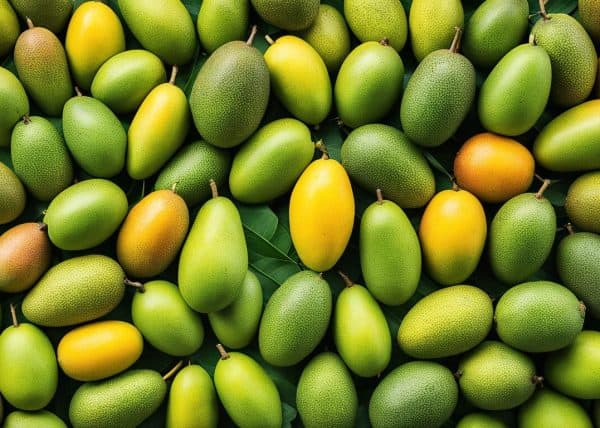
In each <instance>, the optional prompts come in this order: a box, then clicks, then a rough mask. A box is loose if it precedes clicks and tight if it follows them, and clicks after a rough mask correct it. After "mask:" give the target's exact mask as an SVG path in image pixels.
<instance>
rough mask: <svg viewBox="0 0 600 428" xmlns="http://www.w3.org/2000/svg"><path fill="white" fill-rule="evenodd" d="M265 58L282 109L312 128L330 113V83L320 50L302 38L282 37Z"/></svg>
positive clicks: (272, 45) (270, 48)
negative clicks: (318, 51)
mask: <svg viewBox="0 0 600 428" xmlns="http://www.w3.org/2000/svg"><path fill="white" fill-rule="evenodd" d="M264 57H265V61H266V63H267V67H268V68H269V74H270V75H271V85H272V87H273V92H274V93H275V95H276V96H277V98H279V100H280V101H281V103H282V104H283V106H284V107H285V108H286V109H287V110H288V111H289V112H290V113H292V115H294V116H295V117H296V118H298V119H300V120H301V121H303V122H305V123H307V124H309V125H317V124H319V123H321V122H322V121H323V120H325V118H326V117H327V115H328V114H329V111H330V110H331V102H332V91H331V81H330V79H329V74H328V72H327V67H326V66H325V63H324V62H323V59H321V57H320V56H319V54H318V53H317V51H316V50H314V48H313V47H312V46H311V45H309V44H308V43H306V42H305V41H304V40H302V39H301V38H299V37H296V36H283V37H280V38H278V39H277V40H276V41H275V42H274V43H273V44H271V46H269V48H268V49H267V50H266V52H265V54H264Z"/></svg>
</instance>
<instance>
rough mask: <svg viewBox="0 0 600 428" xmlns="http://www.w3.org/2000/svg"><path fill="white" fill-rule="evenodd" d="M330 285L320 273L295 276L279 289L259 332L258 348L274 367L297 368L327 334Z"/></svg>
mask: <svg viewBox="0 0 600 428" xmlns="http://www.w3.org/2000/svg"><path fill="white" fill-rule="evenodd" d="M331 300H332V297H331V290H330V289H329V284H327V282H326V281H325V280H324V279H323V278H322V277H321V276H320V275H319V274H317V273H315V272H312V271H302V272H298V273H295V274H293V275H292V276H290V277H289V278H288V279H286V280H285V282H284V283H283V284H281V286H280V287H279V288H278V289H277V290H275V292H274V293H273V295H272V296H271V298H270V299H269V301H268V302H267V305H266V306H265V311H264V313H263V316H262V319H261V320H260V326H259V329H258V348H259V350H260V355H261V356H262V357H263V359H264V360H265V361H266V362H268V363H269V364H271V365H273V366H279V367H287V366H293V365H295V364H297V363H299V362H300V361H302V360H303V359H304V358H306V357H307V356H308V355H309V354H310V353H311V352H312V351H314V350H315V348H316V347H317V345H318V344H319V343H320V342H321V340H322V339H323V337H324V336H325V332H326V331H327V327H328V325H329V319H330V317H331V306H332V302H331Z"/></svg>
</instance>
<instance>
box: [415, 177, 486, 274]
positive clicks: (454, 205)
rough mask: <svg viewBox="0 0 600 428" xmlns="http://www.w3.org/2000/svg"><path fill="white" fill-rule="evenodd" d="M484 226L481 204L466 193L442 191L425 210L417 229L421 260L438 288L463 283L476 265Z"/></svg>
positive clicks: (461, 191) (481, 244)
mask: <svg viewBox="0 0 600 428" xmlns="http://www.w3.org/2000/svg"><path fill="white" fill-rule="evenodd" d="M486 235H487V223H486V220H485V212H484V211H483V207H482V206H481V203H480V202H479V201H478V200H477V198H476V197H475V196H473V195H472V194H471V193H469V192H467V191H466V190H460V189H457V190H443V191H441V192H439V193H438V194H437V195H435V196H434V197H433V199H432V200H431V201H430V202H429V204H428V205H427V208H425V212H424V213H423V217H422V218H421V224H420V225H419V239H420V240H421V248H423V258H424V259H425V265H426V266H427V271H428V272H429V275H431V277H432V278H433V279H434V280H435V281H437V282H439V283H440V284H442V285H451V284H457V283H460V282H462V281H464V280H465V279H467V278H468V277H469V276H470V275H471V274H472V273H473V271H475V268H476V267H477V265H478V263H479V259H480V258H481V254H482V252H483V247H484V245H485V239H486Z"/></svg>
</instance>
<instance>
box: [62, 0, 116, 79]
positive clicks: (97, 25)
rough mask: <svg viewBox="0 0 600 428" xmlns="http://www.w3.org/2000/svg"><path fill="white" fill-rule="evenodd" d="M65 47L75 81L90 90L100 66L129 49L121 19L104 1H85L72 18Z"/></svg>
mask: <svg viewBox="0 0 600 428" xmlns="http://www.w3.org/2000/svg"><path fill="white" fill-rule="evenodd" d="M65 50H66V52H67V58H68V59H69V66H70V69H71V73H73V77H74V78H75V82H77V85H78V86H79V87H80V88H81V89H85V90H89V89H90V87H91V86H92V80H93V79H94V75H95V74H96V71H98V69H99V68H100V66H101V65H102V64H103V63H104V62H105V61H106V60H107V59H109V58H110V57H112V56H113V55H116V54H118V53H119V52H122V51H124V50H125V33H124V32H123V26H122V25H121V21H119V18H118V16H117V15H116V14H115V12H113V10H112V9H111V8H110V7H108V6H107V5H105V4H104V3H102V2H99V1H88V2H85V3H83V4H82V5H81V6H79V7H78V8H77V10H75V13H73V16H72V17H71V21H69V26H68V27H67V36H66V39H65Z"/></svg>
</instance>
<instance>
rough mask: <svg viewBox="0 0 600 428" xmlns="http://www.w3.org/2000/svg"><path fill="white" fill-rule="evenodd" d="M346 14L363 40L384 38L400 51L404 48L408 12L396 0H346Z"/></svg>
mask: <svg viewBox="0 0 600 428" xmlns="http://www.w3.org/2000/svg"><path fill="white" fill-rule="evenodd" d="M344 16H345V17H346V21H348V25H349V26H350V28H351V29H352V32H353V33H354V35H355V36H356V38H357V39H358V40H360V41H361V42H363V43H364V42H369V41H373V42H378V41H380V40H382V39H384V38H387V39H388V40H389V41H390V45H391V46H392V47H393V48H394V49H396V50H397V51H398V52H400V51H401V50H402V48H404V44H405V43H406V37H407V33H408V29H407V22H406V12H405V11H404V7H403V6H402V3H400V2H397V1H395V0H344Z"/></svg>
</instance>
